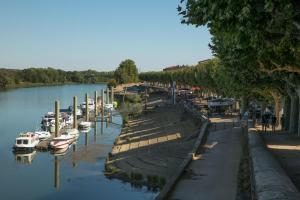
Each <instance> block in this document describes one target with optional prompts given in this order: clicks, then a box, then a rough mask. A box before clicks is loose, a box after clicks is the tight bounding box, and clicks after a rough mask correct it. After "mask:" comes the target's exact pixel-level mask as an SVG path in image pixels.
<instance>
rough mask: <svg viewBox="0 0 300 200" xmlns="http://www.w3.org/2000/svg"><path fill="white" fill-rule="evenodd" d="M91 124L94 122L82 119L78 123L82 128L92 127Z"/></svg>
mask: <svg viewBox="0 0 300 200" xmlns="http://www.w3.org/2000/svg"><path fill="white" fill-rule="evenodd" d="M91 125H92V122H86V121H81V122H80V123H79V124H78V127H79V128H81V129H88V128H90V127H91Z"/></svg>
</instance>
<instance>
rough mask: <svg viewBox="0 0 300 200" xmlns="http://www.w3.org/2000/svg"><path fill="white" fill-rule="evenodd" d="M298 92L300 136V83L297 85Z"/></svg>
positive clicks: (299, 132)
mask: <svg viewBox="0 0 300 200" xmlns="http://www.w3.org/2000/svg"><path fill="white" fill-rule="evenodd" d="M296 93H297V95H298V136H300V85H298V86H297V89H296Z"/></svg>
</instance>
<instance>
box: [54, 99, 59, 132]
mask: <svg viewBox="0 0 300 200" xmlns="http://www.w3.org/2000/svg"><path fill="white" fill-rule="evenodd" d="M58 134H59V101H55V137H58Z"/></svg>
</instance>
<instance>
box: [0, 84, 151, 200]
mask: <svg viewBox="0 0 300 200" xmlns="http://www.w3.org/2000/svg"><path fill="white" fill-rule="evenodd" d="M104 87H106V85H104V84H90V85H64V86H49V87H36V88H22V89H14V90H7V91H1V92H0V195H1V196H0V199H3V200H14V199H22V200H27V199H28V200H35V199H42V200H48V199H55V200H60V199H73V200H75V199H86V200H89V199H105V200H110V199H130V200H137V199H154V198H155V196H156V193H155V192H151V191H149V190H147V188H145V187H141V188H136V187H133V186H131V184H129V183H124V182H121V181H119V180H116V179H113V180H110V179H107V178H106V177H105V176H104V174H103V170H104V162H105V157H106V155H107V153H108V152H109V151H110V149H111V145H112V144H113V141H114V139H115V138H116V137H117V136H118V134H119V133H120V128H121V127H120V125H118V124H121V122H122V119H121V117H120V116H114V117H113V122H114V124H110V123H109V124H106V123H103V126H102V124H101V122H98V123H97V124H96V127H97V128H96V130H95V129H94V128H92V129H91V130H90V131H89V132H88V133H80V137H79V139H78V142H77V144H76V145H74V146H72V147H71V148H70V149H69V150H68V152H67V154H66V155H63V156H54V155H53V154H51V153H50V152H38V151H36V152H34V153H32V154H30V155H28V156H29V157H24V156H22V155H15V154H14V153H13V152H12V146H13V144H14V140H15V138H16V137H17V136H18V134H19V132H22V131H35V130H37V129H38V128H39V127H40V122H41V117H42V116H43V115H44V114H45V113H46V112H48V111H54V101H55V100H59V101H60V104H61V108H67V107H68V106H69V105H71V104H72V97H73V96H77V97H78V102H79V103H81V102H83V100H84V95H85V93H86V92H88V93H89V95H90V96H91V97H93V95H94V91H95V90H97V91H99V93H100V90H101V89H102V88H104Z"/></svg>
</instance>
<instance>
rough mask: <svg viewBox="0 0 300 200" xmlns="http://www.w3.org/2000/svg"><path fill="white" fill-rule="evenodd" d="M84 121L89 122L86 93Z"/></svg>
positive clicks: (86, 95) (86, 96)
mask: <svg viewBox="0 0 300 200" xmlns="http://www.w3.org/2000/svg"><path fill="white" fill-rule="evenodd" d="M85 120H86V121H87V122H88V121H89V96H88V93H86V94H85Z"/></svg>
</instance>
